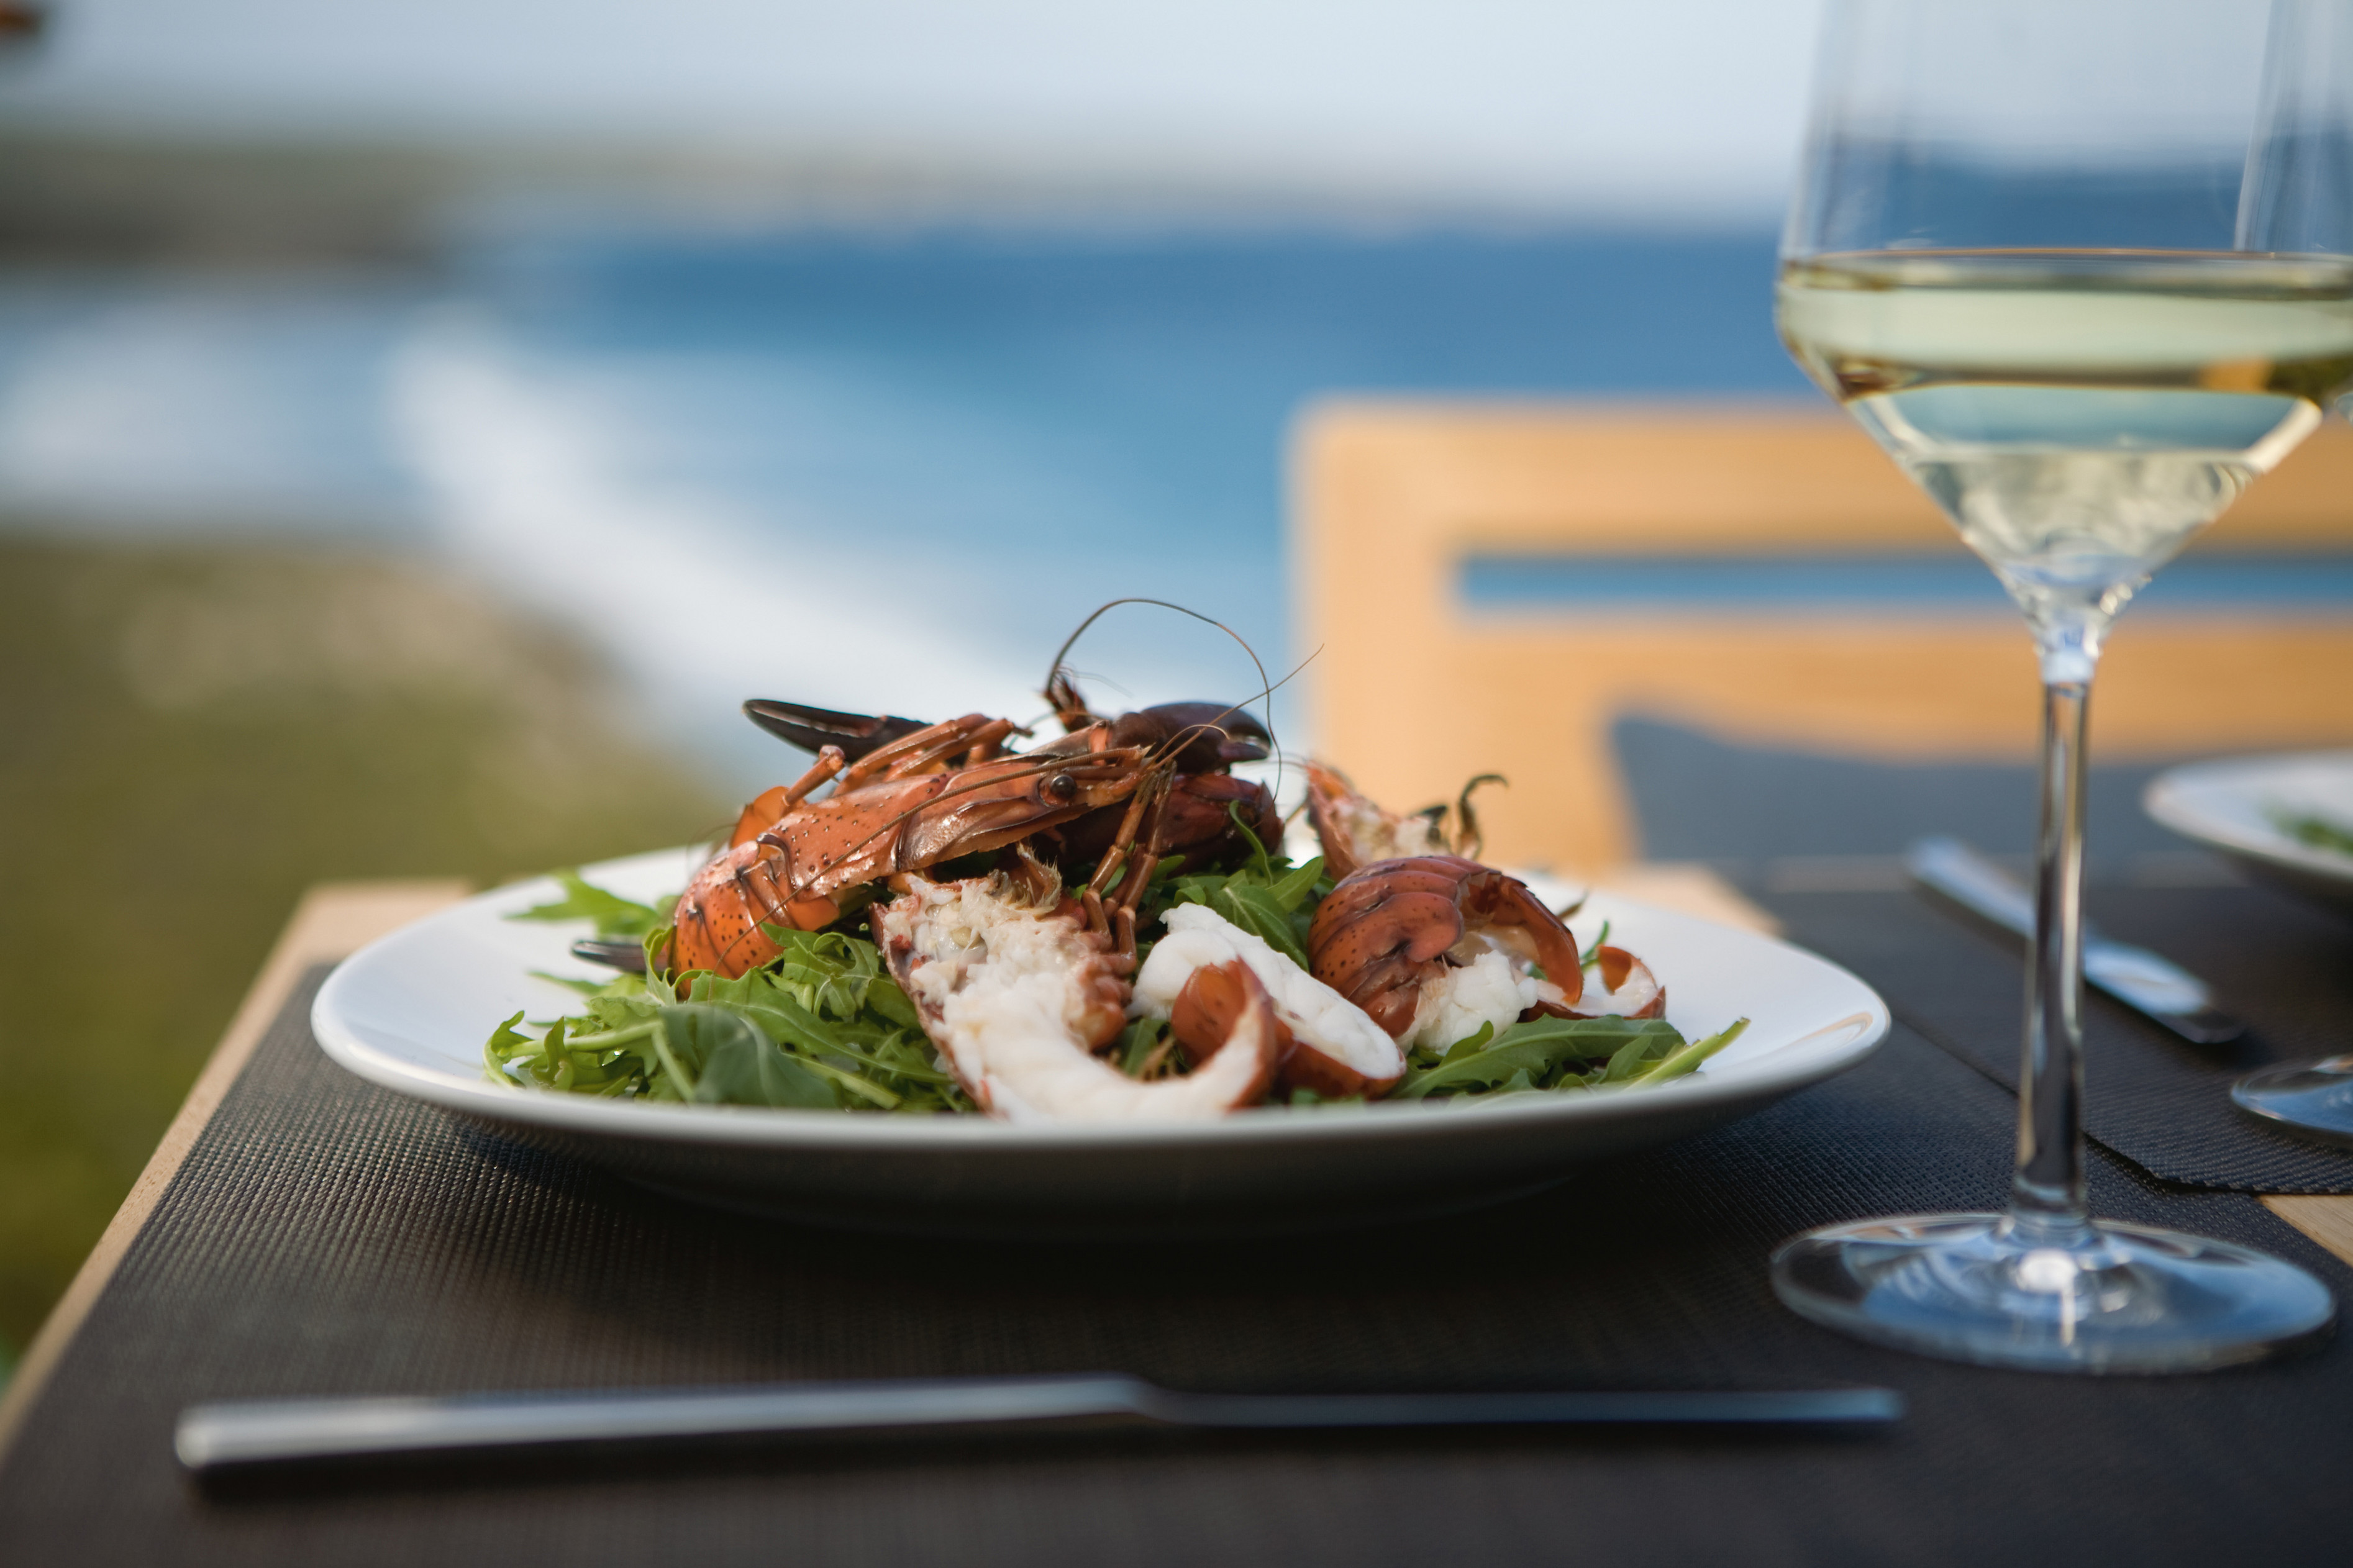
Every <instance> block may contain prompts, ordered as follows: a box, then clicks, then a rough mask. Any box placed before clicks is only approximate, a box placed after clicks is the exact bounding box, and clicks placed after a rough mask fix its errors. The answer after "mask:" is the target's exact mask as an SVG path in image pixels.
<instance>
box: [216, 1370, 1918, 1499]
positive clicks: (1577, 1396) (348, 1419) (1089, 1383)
mask: <svg viewBox="0 0 2353 1568" xmlns="http://www.w3.org/2000/svg"><path fill="white" fill-rule="evenodd" d="M1903 1413H1904V1396H1903V1395H1902V1394H1897V1393H1896V1392H1894V1390H1893V1389H1886V1388H1820V1389H1786V1390H1680V1389H1677V1390H1663V1389H1662V1390H1630V1391H1614V1390H1612V1391H1604V1390H1595V1391H1588V1392H1582V1393H1513V1394H1184V1393H1178V1392H1176V1391H1175V1390H1172V1389H1166V1388H1161V1387H1158V1386H1157V1385H1155V1384H1149V1383H1146V1382H1145V1381H1144V1380H1143V1379H1141V1378H1136V1377H1129V1376H1125V1375H1124V1374H1121V1373H1081V1374H1076V1375H1068V1376H1053V1377H995V1378H902V1379H892V1380H889V1381H883V1382H872V1383H804V1384H734V1385H720V1386H716V1387H709V1388H649V1389H607V1390H601V1391H591V1392H567V1393H556V1394H545V1393H538V1394H533V1393H518V1394H459V1395H453V1396H449V1397H444V1398H358V1399H291V1400H264V1401H246V1402H237V1403H227V1404H212V1405H191V1406H189V1407H188V1408H187V1409H186V1410H185V1411H183V1412H182V1413H181V1415H180V1421H179V1426H178V1429H177V1432H176V1434H175V1436H174V1445H173V1446H174V1451H175V1452H176V1453H177V1454H178V1456H179V1459H180V1463H181V1464H182V1465H183V1466H185V1468H187V1469H188V1470H189V1471H191V1472H192V1473H194V1474H195V1475H196V1476H198V1477H204V1476H209V1475H215V1474H221V1473H226V1472H230V1471H244V1470H247V1469H249V1468H252V1467H255V1466H266V1465H276V1464H290V1463H292V1464H299V1463H304V1462H316V1461H321V1460H338V1459H360V1458H391V1457H394V1456H398V1455H407V1456H411V1457H415V1456H421V1455H433V1454H443V1455H454V1454H459V1453H467V1452H475V1451H481V1450H501V1451H503V1450H509V1449H519V1448H530V1447H543V1446H549V1445H581V1444H595V1443H631V1444H643V1443H649V1442H679V1441H690V1440H693V1439H698V1438H709V1437H723V1436H747V1435H754V1434H767V1435H790V1434H800V1435H807V1434H813V1433H814V1434H825V1433H849V1432H887V1431H918V1430H925V1429H929V1430H942V1429H962V1430H973V1429H978V1428H989V1427H997V1428H1004V1427H1019V1426H1050V1425H1052V1424H1058V1423H1070V1422H1073V1421H1100V1420H1103V1419H1105V1418H1109V1419H1112V1420H1114V1421H1124V1422H1130V1423H1141V1424H1145V1425H1155V1426H1193V1427H1213V1428H1216V1427H1221V1428H1229V1429H1233V1428H1251V1429H1259V1430H1265V1429H1273V1428H1286V1427H1287V1428H1336V1427H1368V1426H1597V1425H1657V1424H1666V1425H1679V1426H1693V1425H1696V1426H1857V1425H1875V1424H1882V1423H1885V1422H1890V1421H1894V1420H1895V1419H1897V1418H1898V1417H1899V1416H1901V1415H1903Z"/></svg>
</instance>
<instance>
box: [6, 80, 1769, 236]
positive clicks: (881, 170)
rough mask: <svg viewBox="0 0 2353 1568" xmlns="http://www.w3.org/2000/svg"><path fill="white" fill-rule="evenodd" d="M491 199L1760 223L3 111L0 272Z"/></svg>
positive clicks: (453, 214) (447, 226) (407, 221)
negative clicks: (314, 134) (103, 125)
mask: <svg viewBox="0 0 2353 1568" xmlns="http://www.w3.org/2000/svg"><path fill="white" fill-rule="evenodd" d="M501 207H510V208H512V207H523V208H533V209H538V210H540V211H543V212H547V213H551V214H554V215H559V216H560V215H563V214H565V213H567V212H572V211H575V210H576V211H578V212H580V213H586V214H592V215H598V216H611V215H619V216H626V217H633V218H638V219H643V220H647V221H649V222H652V223H654V224H656V225H658V226H677V227H681V228H689V229H692V228H706V229H712V228H715V229H723V230H733V231H744V230H757V229H774V228H788V227H793V226H801V225H810V224H815V225H825V226H834V225H849V226H865V225H871V226H876V227H881V228H889V227H894V226H906V225H930V224H950V225H957V226H962V225H966V224H979V225H983V226H993V225H997V224H1010V225H1015V226H1028V225H1037V226H1047V227H1059V226H1069V225H1074V224H1075V225H1083V226H1088V227H1109V228H1113V229H1118V228H1126V227H1134V228H1143V229H1154V228H1164V227H1176V228H1195V227H1204V228H1220V227H1232V226H1240V227H1244V228H1256V227H1264V226H1277V227H1291V226H1308V227H1315V228H1327V229H1340V230H1345V231H1355V232H1361V233H1366V234H1376V235H1377V234H1396V233H1405V232H1412V231H1417V230H1429V229H1461V230H1471V231H1482V232H1501V233H1535V232H1550V233H1557V232H1562V231H1579V230H1582V231H1588V232H1597V233H1620V232H1622V233H1642V234H1653V235H1655V234H1660V233H1664V232H1673V231H1675V230H1677V229H1679V228H1683V227H1686V226H1687V227H1689V228H1691V229H1692V230H1693V231H1694V233H1709V234H1714V233H1752V232H1755V231H1756V229H1757V223H1756V222H1754V221H1750V220H1745V219H1744V220H1738V221H1735V220H1733V219H1730V218H1727V217H1723V216H1719V217H1718V218H1717V219H1716V220H1715V221H1713V222H1698V223H1694V224H1690V225H1681V224H1678V223H1676V222H1674V221H1673V220H1672V219H1671V218H1667V217H1663V216H1662V215H1660V214H1657V213H1650V214H1644V215H1635V214H1630V213H1628V214H1612V213H1609V212H1606V211H1600V210H1594V211H1587V212H1577V211H1568V210H1551V209H1546V208H1541V207H1536V206H1532V205H1512V204H1508V203H1502V202H1496V201H1486V200H1480V199H1477V198H1472V197H1465V198H1463V199H1461V200H1459V201H1445V200H1440V199H1435V198H1427V197H1403V196H1398V195H1394V194H1390V193H1379V192H1370V191H1351V190H1349V189H1346V188H1345V187H1326V186H1314V187H1310V186H1304V185H1301V186H1286V185H1282V184H1268V185H1265V186H1261V187H1248V186H1240V185H1236V184H1231V183H1228V182H1219V181H1214V180H1209V179H1205V178H1188V177H1187V176H1186V175H1184V174H1181V173H1176V174H1166V175H1164V176H1160V177H1157V178H1142V177H1133V176H1131V177H1124V178H1120V179H1112V178H1109V177H1105V178H1102V179H1089V178H1084V177H1080V176H1075V175H1061V176H1051V177H1049V176H1040V175H1037V174H1025V173H1020V172H1017V171H1008V170H1003V169H994V168H989V167H985V166H979V165H975V166H972V167H953V166H947V165H939V164H925V163H913V162H892V161H889V160H886V159H877V158H863V157H858V156H854V155H850V154H848V153H833V154H828V153H792V152H789V151H784V150H761V149H744V148H733V147H725V146H714V145H701V144H691V143H681V144H675V145H662V144H655V143H622V142H616V143H610V144H603V145H599V144H595V143H576V142H566V143H557V142H533V141H527V140H515V141H509V142H448V143H439V142H430V141H423V140H417V141H391V140H384V141H369V140H364V139H361V138H357V137H345V138H329V139H324V140H322V139H316V138H313V139H305V140H295V139H291V138H285V139H274V138H269V137H259V136H248V137H241V138H232V137H226V136H224V137H216V138H203V139H197V138H190V137H186V136H182V135H172V134H165V133H163V132H154V133H142V132H135V131H126V130H80V129H74V128H60V127H58V126H56V125H52V124H48V123H34V122H29V121H11V120H10V119H8V118H7V117H6V116H5V114H0V268H8V269H43V270H46V269H59V270H69V269H75V268H103V269H108V270H120V269H131V270H146V269H160V270H196V271H216V270H226V271H246V270H286V269H290V268H292V269H311V268H332V269H336V270H361V271H369V272H392V273H400V274H406V275H418V274H427V275H429V274H431V273H433V272H435V271H438V270H439V269H440V268H441V267H442V266H443V265H444V261H445V257H446V255H447V254H448V248H449V247H448V241H449V239H450V237H452V236H453V234H455V233H456V232H459V231H461V230H462V229H463V228H464V227H466V226H468V225H469V224H470V222H473V221H478V220H479V219H480V217H481V216H483V215H485V214H489V213H494V212H496V211H498V210H499V209H501Z"/></svg>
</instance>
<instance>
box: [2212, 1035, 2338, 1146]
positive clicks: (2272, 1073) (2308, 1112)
mask: <svg viewBox="0 0 2353 1568" xmlns="http://www.w3.org/2000/svg"><path fill="white" fill-rule="evenodd" d="M2231 1099H2232V1100H2233V1101H2234V1102H2236V1103H2237V1105H2238V1106H2239V1108H2240V1109H2241V1110H2252V1111H2253V1112H2254V1113H2255V1114H2256V1115H2257V1116H2260V1117H2262V1118H2263V1120H2265V1121H2275V1122H2278V1123H2279V1124H2280V1125H2282V1126H2284V1127H2288V1128H2293V1129H2294V1130H2295V1131H2298V1132H2302V1133H2305V1134H2307V1135H2308V1136H2311V1137H2315V1138H2323V1139H2327V1140H2328V1141H2330V1142H2337V1143H2353V1056H2348V1057H2330V1058H2327V1060H2325V1061H2316V1062H2298V1063H2296V1064H2295V1066H2293V1067H2280V1068H2264V1069H2263V1071H2261V1072H2256V1073H2249V1074H2248V1075H2247V1076H2246V1077H2244V1078H2242V1079H2240V1080H2239V1081H2238V1082H2237V1083H2235V1084H2233V1085H2232V1086H2231Z"/></svg>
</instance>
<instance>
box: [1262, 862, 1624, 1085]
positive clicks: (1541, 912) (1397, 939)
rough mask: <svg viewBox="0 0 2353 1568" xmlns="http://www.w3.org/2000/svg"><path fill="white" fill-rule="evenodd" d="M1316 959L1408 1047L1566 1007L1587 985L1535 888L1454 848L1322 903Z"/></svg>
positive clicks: (1384, 872)
mask: <svg viewBox="0 0 2353 1568" xmlns="http://www.w3.org/2000/svg"><path fill="white" fill-rule="evenodd" d="M1307 958H1308V963H1309V966H1310V968H1311V969H1312V970H1313V971H1314V975H1315V978H1316V979H1318V980H1321V981H1323V982H1324V984H1327V985H1329V986H1331V987H1332V988H1333V989H1334V990H1335V991H1337V992H1338V993H1340V994H1341V995H1343V996H1345V997H1346V998H1348V1000H1350V1001H1351V1002H1354V1003H1355V1004H1356V1005H1357V1006H1359V1007H1362V1008H1363V1009H1364V1010H1365V1011H1366V1013H1368V1014H1370V1015H1371V1016H1372V1018H1373V1021H1374V1022H1375V1023H1377V1024H1378V1025H1380V1026H1381V1027H1382V1028H1384V1029H1386V1030H1388V1032H1389V1034H1390V1035H1391V1036H1392V1037H1394V1038H1396V1039H1398V1041H1399V1042H1400V1043H1402V1044H1403V1045H1404V1046H1405V1047H1407V1048H1408V1049H1412V1048H1413V1047H1417V1046H1440V1047H1442V1046H1447V1045H1451V1043H1453V1042H1454V1041H1456V1040H1459V1039H1461V1038H1462V1037H1464V1036H1466V1035H1469V1034H1472V1033H1473V1032H1475V1031H1476V1030H1477V1029H1478V1027H1479V1026H1480V1025H1481V1024H1482V1023H1493V1024H1494V1025H1495V1026H1496V1027H1498V1028H1501V1027H1502V1026H1504V1024H1508V1023H1511V1022H1513V1021H1514V1020H1515V1019H1517V1018H1518V1017H1519V1016H1521V1015H1522V1014H1523V1013H1525V1012H1528V1011H1529V1010H1530V1009H1536V1008H1542V1009H1545V1010H1558V1011H1560V1012H1563V1013H1566V1012H1567V1011H1568V1010H1569V1008H1570V1007H1571V1006H1572V1005H1574V1004H1575V1003H1576V1002H1577V1000H1578V998H1579V997H1580V996H1581V995H1582V994H1583V992H1584V988H1585V970H1584V966H1583V965H1582V964H1581V963H1579V962H1578V956H1577V939H1576V938H1575V937H1572V936H1571V935H1569V933H1568V928H1567V926H1565V925H1563V924H1562V923H1561V920H1560V917H1559V916H1558V915H1556V914H1555V913H1553V912H1552V910H1549V909H1547V908H1546V907H1545V903H1544V900H1541V899H1539V898H1537V897H1536V896H1535V894H1534V893H1532V892H1530V891H1529V890H1528V889H1527V886H1526V884H1525V883H1523V882H1521V881H1519V880H1518V879H1514V878H1512V877H1507V876H1505V875H1504V873H1503V872H1501V871H1497V870H1494V869H1493V868H1489V867H1485V866H1482V865H1480V864H1479V863H1478V862H1477V861H1475V860H1465V859H1463V858H1461V857H1460V856H1456V855H1419V856H1414V857H1412V858H1407V859H1399V860H1383V861H1378V862H1377V863H1375V864H1373V865H1370V866H1367V867H1365V868H1363V869H1361V870H1359V871H1357V872H1356V873H1355V874H1354V875H1352V876H1350V877H1347V878H1345V879H1343V880H1342V881H1341V883H1340V885H1339V886H1337V887H1335V888H1334V889H1332V892H1331V894H1330V896H1329V897H1327V898H1326V899H1324V902H1323V905H1322V907H1320V908H1319V909H1317V910H1316V911H1315V921H1314V924H1313V925H1312V926H1311V927H1309V929H1308V933H1307ZM1530 965H1534V966H1535V967H1536V968H1539V969H1541V970H1542V971H1543V972H1544V973H1543V975H1542V977H1541V978H1539V977H1537V976H1536V975H1535V974H1533V973H1530Z"/></svg>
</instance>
